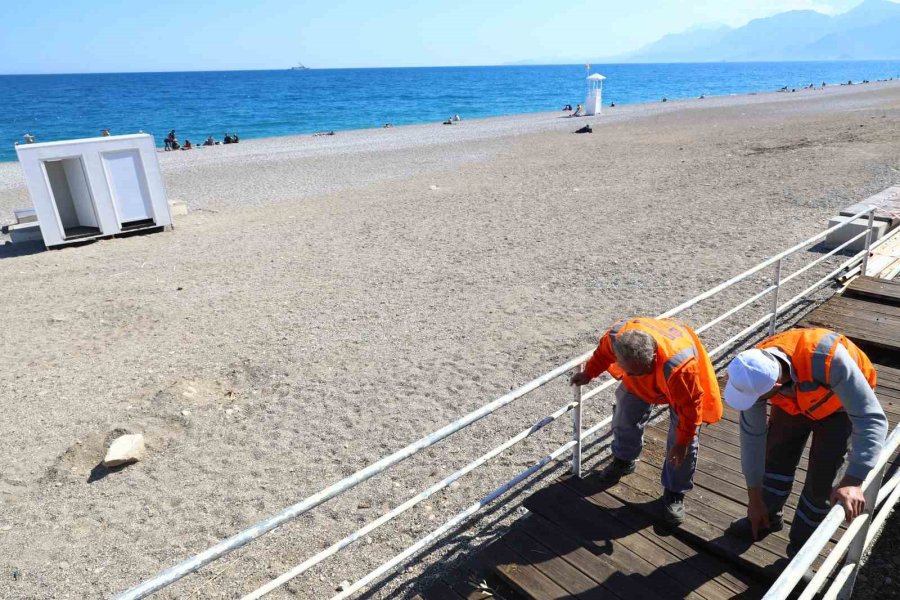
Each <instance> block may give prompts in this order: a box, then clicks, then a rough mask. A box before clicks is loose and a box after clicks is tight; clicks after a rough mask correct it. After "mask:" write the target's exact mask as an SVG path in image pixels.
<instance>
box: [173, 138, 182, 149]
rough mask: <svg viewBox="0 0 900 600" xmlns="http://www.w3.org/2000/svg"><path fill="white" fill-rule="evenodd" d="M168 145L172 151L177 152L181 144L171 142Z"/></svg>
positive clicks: (175, 141) (174, 141)
mask: <svg viewBox="0 0 900 600" xmlns="http://www.w3.org/2000/svg"><path fill="white" fill-rule="evenodd" d="M170 144H171V146H172V150H178V149H179V148H181V144H179V143H178V140H172V141H171V142H170Z"/></svg>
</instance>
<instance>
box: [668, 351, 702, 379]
mask: <svg viewBox="0 0 900 600" xmlns="http://www.w3.org/2000/svg"><path fill="white" fill-rule="evenodd" d="M692 358H697V349H696V348H694V347H693V346H690V347H688V348H683V349H682V350H680V351H679V352H678V353H677V354H675V355H674V356H673V357H672V358H670V359H669V360H667V361H666V364H664V365H663V375H664V376H665V378H666V379H667V380H668V379H669V376H670V375H672V371H674V370H675V369H677V368H678V367H680V366H681V365H683V364H684V363H686V362H687V361H689V360H690V359H692Z"/></svg>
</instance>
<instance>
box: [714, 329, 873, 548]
mask: <svg viewBox="0 0 900 600" xmlns="http://www.w3.org/2000/svg"><path fill="white" fill-rule="evenodd" d="M875 378H876V376H875V369H874V368H873V367H872V363H871V362H870V361H869V358H868V357H867V356H866V355H865V354H864V353H863V351H862V350H860V349H859V348H858V347H857V346H856V345H855V344H854V343H853V342H851V341H850V340H848V339H847V338H845V337H844V336H842V335H840V334H838V333H835V332H833V331H829V330H827V329H791V330H788V331H785V332H783V333H779V334H777V335H774V336H772V337H770V338H767V339H765V340H763V342H762V343H760V344H759V345H758V346H757V347H756V348H754V349H752V350H747V351H745V352H741V353H740V354H738V355H737V357H735V359H734V360H733V361H732V362H731V364H729V365H728V385H727V386H726V387H725V401H726V402H727V403H728V404H729V405H730V406H731V407H733V408H735V409H737V410H740V411H741V418H740V424H741V425H740V429H741V466H742V468H743V471H744V478H745V479H746V481H747V495H748V497H749V503H748V507H747V518H745V519H740V520H738V521H736V522H735V523H734V524H733V525H732V531H733V532H734V533H739V534H743V535H747V536H748V537H749V536H751V535H752V536H753V539H759V537H760V536H761V535H765V534H767V533H768V532H771V531H780V530H781V529H782V528H783V527H784V521H783V508H784V504H785V502H786V501H787V499H788V496H789V495H790V493H791V489H792V487H793V484H794V473H795V471H796V470H797V465H798V463H799V462H800V456H801V454H802V453H803V448H804V447H805V446H806V441H807V439H808V438H809V435H810V433H812V446H811V447H810V452H809V468H808V469H807V471H806V482H805V483H804V485H803V491H802V492H801V494H800V500H799V502H798V503H797V511H796V513H795V516H794V522H793V524H792V525H791V531H790V536H789V539H790V543H789V544H788V555H789V556H793V555H795V554H796V553H797V552H798V551H799V550H800V548H801V547H802V546H803V544H804V543H806V540H807V539H809V536H810V535H812V532H813V531H814V530H815V528H816V527H817V526H818V525H819V523H821V522H822V520H823V519H824V518H825V516H826V515H827V514H828V511H829V509H830V507H831V506H833V505H835V504H841V505H842V506H843V507H844V513H845V516H846V518H847V521H848V522H849V521H851V520H853V519H854V518H856V517H857V516H858V515H859V514H860V513H861V512H862V511H863V510H864V509H865V499H864V498H863V491H862V482H863V480H864V479H865V478H866V476H867V475H868V474H869V471H870V470H871V469H872V467H873V466H874V465H875V463H876V461H877V460H878V455H879V454H880V452H881V448H882V446H883V445H884V439H885V435H886V434H887V418H886V417H885V415H884V410H883V409H882V407H881V404H880V403H879V402H878V399H877V398H876V397H875V392H874V388H875ZM767 402H769V403H771V404H772V409H771V414H770V415H769V419H768V423H767V422H766V403H767ZM848 443H849V444H848ZM848 445H849V446H850V455H849V462H848V466H847V469H846V472H845V474H844V475H843V477H842V478H841V480H840V482H839V483H838V484H837V485H836V486H835V485H834V482H835V480H836V479H837V474H838V471H839V470H840V468H841V466H842V465H843V463H844V456H845V455H846V453H847V448H848Z"/></svg>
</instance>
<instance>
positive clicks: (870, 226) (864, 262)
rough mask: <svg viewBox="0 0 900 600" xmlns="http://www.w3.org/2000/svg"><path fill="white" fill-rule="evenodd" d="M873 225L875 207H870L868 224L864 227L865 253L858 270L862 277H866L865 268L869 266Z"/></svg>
mask: <svg viewBox="0 0 900 600" xmlns="http://www.w3.org/2000/svg"><path fill="white" fill-rule="evenodd" d="M874 225H875V207H872V208H871V209H870V210H869V224H868V225H867V226H866V251H865V253H864V254H863V259H862V267H861V268H860V272H859V274H860V275H862V276H863V277H865V276H866V268H868V266H869V250H870V249H871V247H872V229H873V226H874Z"/></svg>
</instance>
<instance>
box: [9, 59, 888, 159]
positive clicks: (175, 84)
mask: <svg viewBox="0 0 900 600" xmlns="http://www.w3.org/2000/svg"><path fill="white" fill-rule="evenodd" d="M592 72H599V73H603V74H604V75H606V76H607V77H608V79H607V80H606V82H605V85H604V104H608V103H609V102H610V101H614V102H616V104H626V103H633V102H651V101H658V100H660V99H661V98H662V97H663V96H665V97H667V98H669V99H679V98H696V97H697V96H699V95H701V94H705V95H707V96H710V95H725V94H739V93H747V92H762V91H772V90H776V89H779V88H781V87H782V86H788V87H800V86H804V85H808V84H810V83H815V84H816V85H821V84H822V82H828V83H829V84H836V83H839V82H844V83H846V82H847V81H851V80H852V81H854V82H859V81H862V80H864V79H868V80H871V81H874V80H877V79H888V78H898V77H900V61H862V62H793V63H703V64H621V65H592ZM584 77H585V67H584V65H552V66H496V67H433V68H402V69H314V70H308V71H289V70H282V71H224V72H197V73H118V74H117V73H106V74H88V75H83V74H80V75H6V76H0V161H10V160H15V151H14V149H13V144H14V142H15V141H22V136H23V135H24V134H25V133H31V134H32V135H34V136H35V137H36V138H37V141H53V140H62V139H69V138H79V137H93V136H97V135H99V133H100V130H101V129H104V128H108V129H110V130H111V131H112V132H113V133H114V134H120V133H135V132H137V131H140V130H143V131H145V132H148V133H152V134H153V135H155V136H156V139H157V142H158V143H159V144H162V140H163V138H164V137H165V135H166V133H167V132H168V131H169V130H170V129H175V130H176V131H177V135H178V138H179V140H182V141H183V140H184V139H186V138H187V139H190V140H191V141H192V142H194V143H197V142H202V141H203V140H204V139H206V136H208V135H212V136H214V137H215V138H216V139H218V140H221V139H222V138H223V137H224V135H225V133H226V132H229V133H230V132H235V131H236V132H238V133H239V134H240V136H241V138H242V139H248V138H256V137H270V136H279V135H290V134H298V133H312V132H316V131H323V130H342V129H361V128H368V127H381V126H382V125H384V124H385V123H392V124H394V125H401V124H408V123H420V122H427V121H438V120H443V119H446V118H447V117H448V116H450V115H454V114H459V115H461V116H462V117H463V118H474V117H489V116H498V115H507V114H517V113H527V112H542V111H550V110H558V109H560V108H562V106H563V105H564V104H572V105H573V106H574V105H575V104H577V103H579V102H582V101H583V100H584V96H585V89H586V85H585V80H584Z"/></svg>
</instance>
